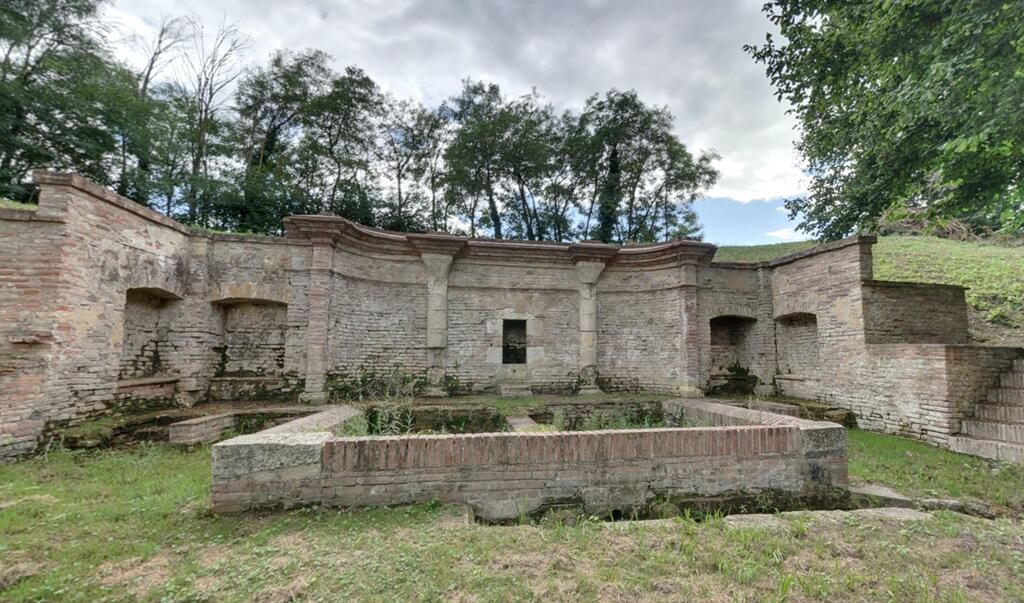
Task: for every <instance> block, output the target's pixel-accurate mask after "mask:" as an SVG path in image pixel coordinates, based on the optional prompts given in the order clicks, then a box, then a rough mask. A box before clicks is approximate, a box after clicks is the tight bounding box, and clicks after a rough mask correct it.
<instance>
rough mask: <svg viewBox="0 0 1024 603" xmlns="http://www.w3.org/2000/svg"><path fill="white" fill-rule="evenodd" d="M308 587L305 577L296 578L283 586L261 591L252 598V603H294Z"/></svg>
mask: <svg viewBox="0 0 1024 603" xmlns="http://www.w3.org/2000/svg"><path fill="white" fill-rule="evenodd" d="M308 585H309V580H308V579H307V578H306V577H305V576H296V577H295V578H293V579H292V580H291V582H289V583H288V584H286V585H284V586H274V587H269V588H265V589H263V590H261V591H260V592H258V593H256V596H255V597H253V601H256V602H258V603H288V602H289V601H295V600H297V599H298V598H299V597H300V596H301V595H302V591H304V590H305V589H306V586H308Z"/></svg>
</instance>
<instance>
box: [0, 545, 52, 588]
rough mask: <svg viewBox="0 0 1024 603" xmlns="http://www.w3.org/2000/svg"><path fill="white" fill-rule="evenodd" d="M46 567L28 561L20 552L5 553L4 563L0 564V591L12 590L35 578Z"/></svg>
mask: <svg viewBox="0 0 1024 603" xmlns="http://www.w3.org/2000/svg"><path fill="white" fill-rule="evenodd" d="M45 567H46V566H45V565H43V564H42V563H38V562H36V561H32V560H30V559H27V558H26V556H25V555H24V554H23V553H21V552H19V551H9V552H7V553H4V558H3V562H2V563H0V590H4V589H7V588H10V587H12V586H14V585H15V584H17V583H18V582H20V581H22V580H24V579H25V578H31V577H32V576H35V575H36V574H38V573H40V572H42V571H43V568H45Z"/></svg>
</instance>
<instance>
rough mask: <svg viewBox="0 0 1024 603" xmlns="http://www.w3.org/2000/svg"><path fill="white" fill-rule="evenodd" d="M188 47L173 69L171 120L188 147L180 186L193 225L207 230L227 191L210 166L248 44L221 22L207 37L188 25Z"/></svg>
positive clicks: (193, 22)
mask: <svg viewBox="0 0 1024 603" xmlns="http://www.w3.org/2000/svg"><path fill="white" fill-rule="evenodd" d="M189 27H190V29H191V32H190V36H189V39H190V42H191V45H190V46H191V47H190V48H189V49H187V51H186V52H184V53H183V56H182V59H181V61H179V62H178V64H177V65H176V67H177V74H176V76H175V82H174V83H173V91H172V92H171V95H172V96H173V99H172V102H173V103H174V109H175V111H174V112H173V114H174V115H175V116H176V117H177V118H179V119H181V120H182V121H181V123H182V124H184V130H185V131H184V137H185V140H186V141H187V145H188V155H189V161H188V164H189V165H188V176H187V179H186V180H185V181H184V183H183V184H182V188H183V189H184V197H185V198H184V204H185V206H186V208H187V213H186V214H185V216H184V218H185V219H186V221H188V222H189V223H192V224H200V225H203V226H211V225H212V223H211V219H212V215H213V214H214V212H215V210H217V208H219V207H220V206H221V205H223V197H224V194H223V192H224V191H225V189H226V187H225V186H224V181H223V180H222V179H221V178H220V176H221V175H220V174H219V172H217V170H216V169H215V168H216V167H217V166H215V165H213V164H214V163H215V162H217V160H218V159H219V158H220V157H221V155H222V153H221V151H220V149H219V148H218V145H219V144H220V143H221V142H222V141H223V138H224V136H225V135H226V133H227V131H228V126H229V120H228V116H227V115H225V113H226V111H225V108H226V107H225V105H226V103H227V101H228V94H227V92H228V91H229V90H230V88H231V86H232V85H234V83H235V82H236V81H237V80H238V78H239V77H241V75H242V64H241V62H240V54H241V52H242V51H243V50H244V48H245V47H246V44H247V40H246V38H245V37H244V36H243V35H242V33H241V32H240V31H239V30H238V28H237V27H236V26H235V25H234V24H232V23H228V22H226V21H225V22H222V23H221V24H220V26H219V27H218V28H217V31H216V32H215V33H214V34H213V35H212V36H208V35H207V34H206V30H205V28H204V26H203V24H202V23H201V22H199V21H196V20H191V21H190V23H189Z"/></svg>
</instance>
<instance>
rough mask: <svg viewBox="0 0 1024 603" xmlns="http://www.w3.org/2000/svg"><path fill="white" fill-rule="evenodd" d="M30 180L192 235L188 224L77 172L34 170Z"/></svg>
mask: <svg viewBox="0 0 1024 603" xmlns="http://www.w3.org/2000/svg"><path fill="white" fill-rule="evenodd" d="M32 181H33V182H35V183H36V184H38V185H39V186H66V187H68V188H73V189H75V190H78V191H81V192H83V193H85V194H87V195H89V196H91V197H93V198H94V199H98V200H100V201H104V202H106V203H109V204H110V205H113V206H116V207H118V208H120V209H123V210H125V211H127V212H129V213H132V214H135V215H137V216H139V217H141V218H145V219H146V220H149V221H150V222H153V223H155V224H159V225H161V226H165V227H167V228H170V229H171V230H176V231H178V232H180V233H181V234H183V235H188V236H191V235H192V229H191V228H189V227H188V226H185V225H184V224H180V223H179V222H177V221H175V220H172V219H171V218H168V217H167V216H165V215H163V214H162V213H160V212H158V211H156V210H154V209H150V208H148V207H146V206H144V205H140V204H139V203H136V202H135V201H132V200H131V199H129V198H127V197H122V196H121V195H119V194H117V193H115V192H114V191H112V190H110V189H108V188H106V187H103V186H100V185H99V184H96V183H95V182H93V181H91V180H89V179H87V178H84V177H82V176H79V175H78V174H72V173H65V172H53V171H50V170H35V171H34V172H32Z"/></svg>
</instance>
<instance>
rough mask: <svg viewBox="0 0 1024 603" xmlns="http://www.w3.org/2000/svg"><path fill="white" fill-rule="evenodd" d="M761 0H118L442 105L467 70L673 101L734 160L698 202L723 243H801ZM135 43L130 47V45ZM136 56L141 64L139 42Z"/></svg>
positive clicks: (563, 90)
mask: <svg viewBox="0 0 1024 603" xmlns="http://www.w3.org/2000/svg"><path fill="white" fill-rule="evenodd" d="M761 4H762V0H699V1H697V0H625V1H624V0H547V1H513V0H461V1H460V0H379V1H377V2H372V1H362V0H116V1H115V3H114V4H113V6H110V7H109V8H108V9H107V14H108V16H109V17H110V18H112V19H113V20H114V21H115V22H116V23H117V25H118V28H119V31H120V32H121V35H126V36H127V35H129V34H137V35H139V36H142V37H143V38H149V37H150V36H151V35H152V33H153V32H154V31H155V28H156V27H157V26H158V24H159V23H160V21H161V19H162V18H163V17H165V16H177V15H183V14H189V15H193V16H195V17H198V18H199V19H201V20H202V21H203V23H204V24H206V26H207V28H208V29H210V30H214V29H216V26H217V24H218V23H220V22H221V21H222V20H224V19H227V20H228V21H233V22H235V23H236V24H237V25H238V27H239V28H240V29H241V30H242V31H244V32H245V33H246V34H248V36H249V37H250V44H249V47H248V50H247V52H248V54H249V57H248V58H249V59H250V60H251V61H259V62H262V61H264V60H265V59H266V58H267V57H268V56H269V55H270V53H271V52H272V51H273V50H275V49H279V48H293V49H297V48H306V47H312V48H319V49H321V50H325V51H327V52H328V53H330V54H331V55H332V56H333V57H334V60H335V62H336V67H337V68H339V69H340V68H342V67H344V66H345V65H358V66H359V67H362V68H363V69H364V70H366V71H367V73H368V74H369V75H370V76H371V77H373V79H374V80H375V81H376V82H377V83H378V84H379V85H381V86H382V87H383V88H385V89H387V90H390V91H392V92H394V93H395V94H397V95H399V96H405V97H412V98H416V99H418V100H420V101H422V102H424V103H427V104H434V103H437V102H439V101H441V100H442V99H444V98H446V97H447V96H449V95H451V94H453V93H454V92H456V91H457V90H458V89H459V87H460V81H461V80H462V79H463V78H465V77H472V78H474V79H483V80H489V81H493V82H496V83H498V84H499V85H500V86H501V87H502V89H503V91H504V92H505V93H506V94H509V95H519V94H523V93H526V92H529V90H530V89H531V88H533V87H536V88H537V89H538V90H539V91H540V92H541V93H543V94H544V95H545V96H547V97H548V98H549V99H551V100H552V101H553V102H554V103H555V104H556V105H558V106H561V107H580V106H582V104H583V101H584V100H585V99H586V97H587V96H589V95H591V94H593V93H595V92H601V91H604V90H607V89H609V88H620V89H629V88H635V89H636V90H637V91H638V92H639V94H640V96H641V98H643V99H644V100H645V101H647V102H649V103H654V104H659V105H667V106H668V107H669V109H670V110H671V111H672V113H673V114H674V115H675V118H676V122H675V123H676V130H677V132H678V134H679V136H680V139H681V140H682V141H683V142H684V143H685V144H686V145H687V146H689V147H690V148H691V149H692V150H694V151H696V150H699V149H705V148H713V149H716V150H718V152H719V153H721V155H722V160H721V161H720V162H719V163H718V168H719V169H720V171H721V172H722V178H721V181H720V182H719V183H718V185H717V186H715V187H714V189H712V190H711V191H709V193H708V198H707V199H704V200H702V201H701V202H699V203H698V204H697V210H698V213H699V214H700V217H701V221H702V222H703V224H704V226H705V233H706V238H707V239H708V240H709V241H712V242H715V243H721V244H736V243H761V242H773V241H779V240H791V239H792V238H793V237H794V236H795V235H794V234H793V231H792V226H793V224H791V223H790V222H789V221H788V219H787V217H786V214H785V212H783V211H780V207H779V205H780V203H779V198H780V197H784V196H788V195H795V194H799V193H801V192H802V191H803V190H804V187H805V183H804V179H803V176H802V174H801V172H800V170H799V163H798V160H797V157H796V155H795V153H794V151H793V137H794V130H793V125H794V121H793V119H792V118H791V117H789V116H787V115H786V113H785V106H784V105H782V104H780V103H779V102H778V101H776V100H775V98H774V96H773V95H772V90H771V87H770V86H769V84H768V81H767V79H766V77H765V75H764V71H763V69H762V67H760V66H758V65H756V64H754V62H753V61H752V60H751V59H750V57H749V56H747V55H746V54H745V53H744V52H743V50H742V46H743V44H745V43H757V42H760V41H762V40H764V35H765V32H766V31H767V28H768V27H769V23H768V21H767V20H766V19H765V18H764V16H763V15H762V14H761V12H760V6H761ZM128 47H129V45H127V44H126V45H125V48H126V49H127V48H128ZM125 53H126V54H125V58H128V59H129V60H130V59H131V55H130V51H128V50H126V51H125Z"/></svg>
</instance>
